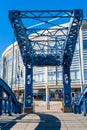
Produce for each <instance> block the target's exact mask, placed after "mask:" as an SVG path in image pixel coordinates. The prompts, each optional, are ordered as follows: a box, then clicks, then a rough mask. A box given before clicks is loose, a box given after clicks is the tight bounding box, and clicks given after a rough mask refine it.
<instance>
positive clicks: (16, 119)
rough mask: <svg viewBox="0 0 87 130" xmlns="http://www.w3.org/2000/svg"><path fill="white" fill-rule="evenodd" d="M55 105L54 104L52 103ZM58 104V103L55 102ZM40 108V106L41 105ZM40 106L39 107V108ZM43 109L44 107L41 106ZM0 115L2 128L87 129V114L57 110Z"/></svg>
mask: <svg viewBox="0 0 87 130" xmlns="http://www.w3.org/2000/svg"><path fill="white" fill-rule="evenodd" d="M52 105H53V104H52ZM55 105H56V104H55ZM39 108H40V107H39ZM39 108H38V109H39ZM41 109H42V107H41ZM38 111H39V112H35V113H30V114H21V115H19V114H18V115H12V116H8V115H3V116H0V129H1V130H87V116H83V115H82V114H73V113H62V112H57V111H55V110H53V111H52V109H51V110H47V111H44V107H43V112H42V110H41V111H40V110H38Z"/></svg>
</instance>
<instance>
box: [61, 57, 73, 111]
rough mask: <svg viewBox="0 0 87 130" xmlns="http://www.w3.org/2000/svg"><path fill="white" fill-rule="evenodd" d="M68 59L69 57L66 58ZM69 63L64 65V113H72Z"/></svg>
mask: <svg viewBox="0 0 87 130" xmlns="http://www.w3.org/2000/svg"><path fill="white" fill-rule="evenodd" d="M66 59H67V57H66ZM68 63H69V62H68V61H67V62H66V63H64V65H63V70H62V72H63V85H64V86H63V89H64V93H63V97H64V98H63V100H64V101H63V112H72V107H71V80H70V65H69V64H68Z"/></svg>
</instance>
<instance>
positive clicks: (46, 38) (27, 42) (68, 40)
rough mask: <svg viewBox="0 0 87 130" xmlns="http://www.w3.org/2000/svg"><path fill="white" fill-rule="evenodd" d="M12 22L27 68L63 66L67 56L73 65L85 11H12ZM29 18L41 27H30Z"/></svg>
mask: <svg viewBox="0 0 87 130" xmlns="http://www.w3.org/2000/svg"><path fill="white" fill-rule="evenodd" d="M9 18H10V21H11V24H12V27H13V29H14V31H15V35H16V38H17V41H18V45H19V48H20V51H21V55H22V59H23V62H24V64H28V63H31V62H32V65H33V66H34V65H36V66H45V65H46V66H47V65H53V66H54V65H62V64H64V59H65V55H66V53H67V56H68V59H70V60H69V61H72V60H71V59H72V57H73V52H74V48H75V43H74V42H73V40H72V39H74V41H76V39H77V36H78V29H79V27H80V25H81V21H82V10H61V11H60V10H55V11H54V10H49V11H46V10H44V11H43V10H41V11H9ZM25 18H27V19H30V20H31V19H34V20H35V21H38V23H37V24H36V25H31V26H28V27H26V25H24V23H23V22H24V21H23V20H22V19H25ZM27 19H26V21H27ZM60 19H63V20H64V19H71V20H70V23H69V24H62V25H60V23H61V22H60ZM29 24H30V23H29ZM67 46H69V49H68V50H69V51H68V50H67ZM64 51H65V52H64ZM50 59H51V60H50ZM69 64H71V63H70V62H69Z"/></svg>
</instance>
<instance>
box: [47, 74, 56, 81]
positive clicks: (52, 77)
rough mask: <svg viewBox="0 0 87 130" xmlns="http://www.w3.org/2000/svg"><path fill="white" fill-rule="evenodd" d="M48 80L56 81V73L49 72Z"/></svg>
mask: <svg viewBox="0 0 87 130" xmlns="http://www.w3.org/2000/svg"><path fill="white" fill-rule="evenodd" d="M48 80H56V72H48Z"/></svg>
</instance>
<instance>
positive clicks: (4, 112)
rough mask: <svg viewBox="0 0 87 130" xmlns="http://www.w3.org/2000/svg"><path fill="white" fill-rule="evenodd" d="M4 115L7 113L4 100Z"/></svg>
mask: <svg viewBox="0 0 87 130" xmlns="http://www.w3.org/2000/svg"><path fill="white" fill-rule="evenodd" d="M4 113H6V100H4Z"/></svg>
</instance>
